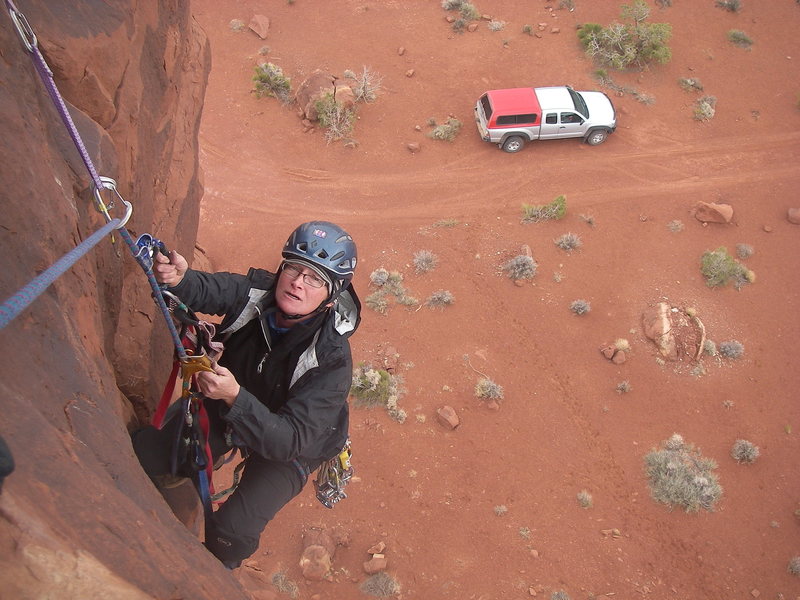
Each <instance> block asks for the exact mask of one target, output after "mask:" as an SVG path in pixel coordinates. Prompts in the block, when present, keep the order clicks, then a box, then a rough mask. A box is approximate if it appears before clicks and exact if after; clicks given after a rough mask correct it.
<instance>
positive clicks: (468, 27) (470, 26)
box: [467, 23, 478, 33]
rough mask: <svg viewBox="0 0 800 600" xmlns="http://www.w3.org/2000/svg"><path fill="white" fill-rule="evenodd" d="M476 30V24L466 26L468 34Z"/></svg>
mask: <svg viewBox="0 0 800 600" xmlns="http://www.w3.org/2000/svg"><path fill="white" fill-rule="evenodd" d="M477 30H478V24H477V23H470V24H469V25H467V31H469V32H470V33H472V32H474V31H477Z"/></svg>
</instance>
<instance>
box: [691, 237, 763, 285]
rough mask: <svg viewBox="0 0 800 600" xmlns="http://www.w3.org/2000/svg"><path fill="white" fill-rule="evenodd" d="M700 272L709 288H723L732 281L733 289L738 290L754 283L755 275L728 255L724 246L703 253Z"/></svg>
mask: <svg viewBox="0 0 800 600" xmlns="http://www.w3.org/2000/svg"><path fill="white" fill-rule="evenodd" d="M700 272H701V273H702V274H703V277H705V278H706V284H707V285H708V286H709V287H718V286H724V285H726V284H727V283H728V282H729V281H731V280H733V284H734V287H735V288H736V289H737V290H738V289H741V287H742V286H744V285H746V284H748V283H752V282H753V281H755V273H753V271H750V270H748V269H747V268H746V267H745V266H744V265H742V264H741V263H740V262H739V261H737V260H736V259H735V258H733V257H732V256H731V255H730V254H728V249H727V248H725V247H724V246H720V247H719V248H717V249H716V250H707V251H706V252H704V253H703V256H701V257H700Z"/></svg>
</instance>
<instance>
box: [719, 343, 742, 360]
mask: <svg viewBox="0 0 800 600" xmlns="http://www.w3.org/2000/svg"><path fill="white" fill-rule="evenodd" d="M719 353H720V355H721V356H724V357H725V358H741V357H742V355H743V354H744V344H742V343H741V342H738V341H736V340H730V341H727V342H720V344H719Z"/></svg>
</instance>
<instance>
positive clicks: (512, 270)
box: [501, 254, 539, 280]
mask: <svg viewBox="0 0 800 600" xmlns="http://www.w3.org/2000/svg"><path fill="white" fill-rule="evenodd" d="M538 266H539V265H537V264H536V261H535V260H533V258H532V257H530V256H528V255H527V254H520V255H518V256H515V257H514V258H512V259H511V260H509V261H508V262H507V263H505V264H504V265H503V266H502V267H501V268H502V270H503V272H504V273H505V274H506V275H508V277H509V278H511V279H514V280H521V279H533V277H534V276H535V275H536V268H537V267H538Z"/></svg>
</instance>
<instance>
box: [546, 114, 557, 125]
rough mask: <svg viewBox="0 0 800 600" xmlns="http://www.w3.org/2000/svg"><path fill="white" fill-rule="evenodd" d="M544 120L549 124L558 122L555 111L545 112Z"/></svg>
mask: <svg viewBox="0 0 800 600" xmlns="http://www.w3.org/2000/svg"><path fill="white" fill-rule="evenodd" d="M544 122H545V123H547V124H549V125H555V124H556V123H558V114H557V113H547V116H546V117H545V121H544Z"/></svg>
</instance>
